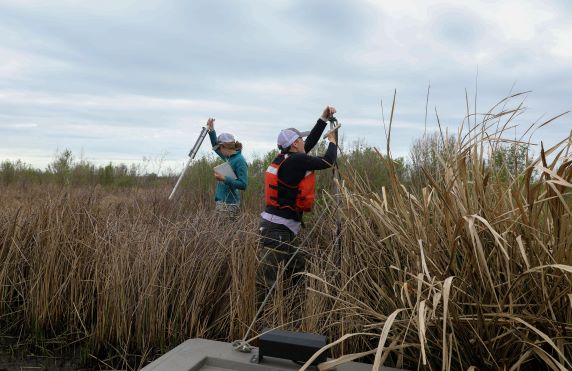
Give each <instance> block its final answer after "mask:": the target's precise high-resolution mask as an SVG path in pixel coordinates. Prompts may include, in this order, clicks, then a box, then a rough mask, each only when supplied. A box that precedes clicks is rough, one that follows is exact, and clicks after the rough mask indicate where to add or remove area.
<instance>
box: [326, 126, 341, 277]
mask: <svg viewBox="0 0 572 371" xmlns="http://www.w3.org/2000/svg"><path fill="white" fill-rule="evenodd" d="M328 121H330V132H332V131H333V132H335V134H336V145H337V146H338V148H339V143H338V129H339V127H340V126H342V125H341V124H340V123H338V120H337V119H336V118H335V117H334V116H332V117H330V118H329V120H328ZM328 133H329V132H328ZM332 179H333V180H334V184H333V191H334V197H335V200H336V237H335V239H334V249H335V250H334V251H335V254H337V259H336V260H337V263H338V267H339V268H341V267H342V266H341V263H342V260H341V259H342V251H341V241H340V238H341V234H342V216H341V214H340V205H341V195H340V190H339V184H338V183H339V180H340V174H339V172H338V162H337V161H336V163H335V164H334V166H332Z"/></svg>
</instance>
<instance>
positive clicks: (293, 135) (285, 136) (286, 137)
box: [276, 128, 310, 148]
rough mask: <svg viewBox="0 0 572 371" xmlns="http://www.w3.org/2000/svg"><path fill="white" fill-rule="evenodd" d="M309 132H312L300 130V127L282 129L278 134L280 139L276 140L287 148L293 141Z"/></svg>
mask: <svg viewBox="0 0 572 371" xmlns="http://www.w3.org/2000/svg"><path fill="white" fill-rule="evenodd" d="M308 134H310V132H309V131H300V130H298V129H294V128H288V129H284V130H282V131H281V132H280V133H279V134H278V139H277V140H276V142H277V143H278V147H279V148H287V147H290V146H291V145H292V143H294V142H295V141H296V139H298V138H304V137H307V136H308Z"/></svg>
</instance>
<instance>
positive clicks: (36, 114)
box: [0, 0, 572, 169]
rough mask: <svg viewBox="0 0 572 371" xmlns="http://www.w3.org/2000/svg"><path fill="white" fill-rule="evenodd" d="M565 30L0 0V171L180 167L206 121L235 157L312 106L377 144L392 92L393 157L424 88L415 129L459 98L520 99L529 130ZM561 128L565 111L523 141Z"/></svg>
mask: <svg viewBox="0 0 572 371" xmlns="http://www.w3.org/2000/svg"><path fill="white" fill-rule="evenodd" d="M570 19H572V1H570V0H538V1H532V0H507V1H488V0H479V1H463V2H459V1H438V0H435V1H433V0H427V1H413V0H400V1H369V0H353V1H339V0H305V1H304V0H299V1H279V0H274V1H262V0H260V1H258V0H256V1H251V0H245V1H231V0H227V1H225V0H205V1H203V0H180V1H179V0H172V1H171V0H160V1H159V0H156V1H155V0H133V1H126V0H112V1H107V0H99V1H72V0H69V1H64V0H57V1H56V0H50V1H46V0H39V1H36V0H19V1H18V0H0V160H7V159H9V160H15V159H21V160H23V161H25V162H26V163H29V164H32V165H34V166H36V167H42V166H45V165H46V164H47V163H49V162H51V161H53V159H54V155H55V153H56V152H57V151H63V150H64V149H70V150H71V151H72V153H73V154H74V155H75V156H76V158H78V157H80V156H83V157H84V158H85V159H87V160H89V161H92V162H95V163H97V164H105V163H108V162H110V161H111V162H113V163H114V164H117V163H120V162H123V163H127V164H130V163H140V162H141V161H143V159H144V158H146V159H148V161H147V162H148V163H154V164H155V165H154V166H158V164H159V163H160V162H161V161H162V165H161V166H163V168H165V167H171V168H174V169H180V167H181V166H182V165H183V164H184V162H185V161H186V159H187V157H186V155H187V153H188V151H189V149H190V147H191V146H192V145H193V143H194V142H195V140H196V138H197V136H198V134H199V132H200V129H201V126H202V125H204V123H205V122H206V120H207V118H208V117H215V118H216V129H217V131H218V132H223V131H226V132H231V133H233V134H235V136H236V137H237V139H238V140H240V141H241V142H242V143H243V144H244V147H245V151H244V153H245V155H246V156H247V157H248V158H249V159H250V158H252V157H253V156H255V155H256V154H263V153H266V152H267V151H269V150H270V149H273V148H274V147H275V141H276V136H277V134H278V132H279V130H280V129H282V128H285V127H291V126H294V127H297V128H299V129H310V128H311V127H312V125H313V124H314V123H315V120H316V119H317V118H318V117H319V115H320V113H321V112H322V110H323V108H324V107H325V105H327V104H330V105H334V106H335V107H336V108H337V110H338V114H337V117H338V119H339V121H340V122H341V123H342V125H343V126H342V129H341V134H342V136H343V137H344V142H345V143H346V145H348V146H349V144H350V143H352V142H354V141H356V140H362V141H365V142H366V143H367V144H369V145H372V146H378V147H385V143H386V142H385V140H386V139H385V135H384V129H383V125H382V119H381V117H382V111H381V105H380V102H381V101H383V105H384V111H385V114H386V116H387V115H388V112H389V109H390V106H391V100H392V98H393V92H394V90H397V100H396V111H395V117H394V125H393V130H392V139H391V140H392V152H393V154H394V155H396V156H403V155H407V152H408V149H409V147H410V145H411V143H412V141H413V140H414V139H415V138H419V137H420V136H421V135H423V132H424V129H425V123H424V121H425V107H426V95H427V88H428V85H429V84H430V86H431V89H430V96H429V105H428V106H429V109H428V110H429V117H428V120H427V126H428V129H429V130H434V129H435V128H436V124H437V120H436V115H435V110H437V112H438V114H439V118H440V121H441V123H442V124H443V125H444V126H446V127H448V128H449V129H450V130H452V131H456V130H457V129H458V128H459V126H460V124H461V122H462V121H463V117H464V115H465V113H466V102H465V89H466V90H467V93H468V95H469V101H470V105H471V107H470V110H471V111H475V107H474V99H475V91H476V92H477V105H476V112H486V111H488V110H489V108H491V107H492V106H493V105H494V104H495V103H496V102H497V101H499V100H500V99H502V98H504V97H505V96H507V95H508V94H509V93H510V92H511V89H512V91H513V92H520V91H528V90H530V91H532V92H531V93H530V94H528V95H527V97H526V101H525V105H526V106H527V107H528V110H527V112H526V114H524V115H522V116H521V117H519V119H518V123H519V124H520V125H521V126H522V127H528V125H530V124H531V123H532V122H534V121H536V120H543V119H548V118H550V117H552V116H556V115H558V114H560V113H562V112H565V111H568V110H570V109H571V108H572V100H571V93H572V22H571V21H570ZM477 71H478V72H477ZM475 84H477V88H476V87H475ZM519 102H520V101H516V102H515V105H517V104H518V103H519ZM571 129H572V124H571V118H570V117H569V116H568V115H567V116H565V117H563V118H560V119H559V120H557V121H556V122H554V123H553V124H551V125H550V126H548V127H545V128H542V129H540V130H538V131H537V132H536V133H535V135H534V137H533V141H535V142H537V143H538V142H540V141H541V140H542V141H544V142H547V143H554V142H556V141H557V140H562V139H565V138H566V137H568V136H569V133H570V130H571ZM208 150H209V145H208V143H207V142H206V141H205V143H204V144H203V147H202V151H201V154H203V153H206V152H208ZM149 159H150V160H149Z"/></svg>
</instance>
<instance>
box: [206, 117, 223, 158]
mask: <svg viewBox="0 0 572 371" xmlns="http://www.w3.org/2000/svg"><path fill="white" fill-rule="evenodd" d="M214 122H215V119H213V118H212V117H209V119H208V120H207V129H209V138H210V140H211V147H214V146H216V145H217V137H216V131H215V129H214ZM214 151H215V153H216V154H217V155H218V157H220V158H222V159H223V160H225V161H226V157H224V156H223V155H222V152H221V151H220V150H219V149H217V150H214Z"/></svg>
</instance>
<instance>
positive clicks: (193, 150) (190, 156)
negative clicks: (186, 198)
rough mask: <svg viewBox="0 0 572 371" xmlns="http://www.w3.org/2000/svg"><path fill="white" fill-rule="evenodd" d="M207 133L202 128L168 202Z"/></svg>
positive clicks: (204, 128) (205, 129)
mask: <svg viewBox="0 0 572 371" xmlns="http://www.w3.org/2000/svg"><path fill="white" fill-rule="evenodd" d="M208 131H209V130H208V129H207V128H206V127H203V130H202V131H201V134H200V135H199V137H198V139H197V141H196V142H195V145H194V146H193V148H192V149H191V152H189V160H188V161H187V164H186V165H185V167H184V168H183V171H182V172H181V175H180V176H179V179H178V180H177V184H175V188H173V191H172V192H171V194H170V195H169V200H171V199H173V196H174V195H175V191H176V190H177V187H179V183H181V179H183V177H184V176H185V172H186V171H187V169H188V168H189V164H190V163H191V161H192V160H193V159H194V158H195V156H196V154H197V152H198V151H199V148H201V144H203V141H204V140H205V137H206V136H207V133H208Z"/></svg>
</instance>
